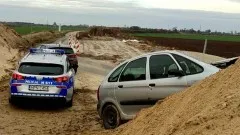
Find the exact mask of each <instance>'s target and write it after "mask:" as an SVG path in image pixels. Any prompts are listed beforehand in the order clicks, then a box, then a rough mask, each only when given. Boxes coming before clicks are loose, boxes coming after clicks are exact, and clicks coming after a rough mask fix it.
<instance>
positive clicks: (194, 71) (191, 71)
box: [172, 54, 209, 86]
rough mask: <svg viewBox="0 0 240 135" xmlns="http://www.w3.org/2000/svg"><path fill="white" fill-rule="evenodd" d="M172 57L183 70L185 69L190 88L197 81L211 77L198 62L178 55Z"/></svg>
mask: <svg viewBox="0 0 240 135" xmlns="http://www.w3.org/2000/svg"><path fill="white" fill-rule="evenodd" d="M172 55H173V57H174V58H175V59H176V61H177V62H178V63H179V65H180V66H181V68H182V69H183V71H184V73H185V75H186V80H187V84H188V86H191V85H193V84H194V83H196V82H197V81H200V80H202V79H204V78H205V77H207V76H209V73H207V74H206V73H204V68H203V67H202V66H200V65H199V64H197V63H196V62H193V61H191V60H189V59H188V58H185V57H183V56H180V55H177V54H172Z"/></svg>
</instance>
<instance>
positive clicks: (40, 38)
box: [23, 31, 64, 46]
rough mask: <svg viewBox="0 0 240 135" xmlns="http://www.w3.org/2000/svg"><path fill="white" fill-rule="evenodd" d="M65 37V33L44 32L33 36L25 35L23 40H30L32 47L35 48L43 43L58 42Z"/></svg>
mask: <svg viewBox="0 0 240 135" xmlns="http://www.w3.org/2000/svg"><path fill="white" fill-rule="evenodd" d="M63 35H64V32H63V33H59V32H52V31H43V32H38V33H33V34H28V35H24V36H23V38H24V39H26V40H28V41H29V42H30V43H31V45H32V46H34V45H35V44H37V43H42V42H46V41H47V42H53V41H55V40H56V38H58V37H61V36H63Z"/></svg>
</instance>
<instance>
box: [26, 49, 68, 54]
mask: <svg viewBox="0 0 240 135" xmlns="http://www.w3.org/2000/svg"><path fill="white" fill-rule="evenodd" d="M30 53H48V54H65V51H64V50H61V49H37V48H31V49H30Z"/></svg>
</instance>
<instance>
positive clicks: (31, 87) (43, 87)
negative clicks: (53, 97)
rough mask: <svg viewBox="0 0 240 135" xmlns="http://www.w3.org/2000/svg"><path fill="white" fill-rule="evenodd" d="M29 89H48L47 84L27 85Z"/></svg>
mask: <svg viewBox="0 0 240 135" xmlns="http://www.w3.org/2000/svg"><path fill="white" fill-rule="evenodd" d="M28 89H29V90H31V91H48V89H49V86H39V85H29V88H28Z"/></svg>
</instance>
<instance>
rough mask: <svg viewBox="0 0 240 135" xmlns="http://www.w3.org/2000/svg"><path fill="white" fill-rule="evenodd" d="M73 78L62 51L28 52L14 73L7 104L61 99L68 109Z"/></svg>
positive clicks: (70, 102) (42, 50)
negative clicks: (30, 100) (23, 100)
mask: <svg viewBox="0 0 240 135" xmlns="http://www.w3.org/2000/svg"><path fill="white" fill-rule="evenodd" d="M74 76H75V72H74V69H73V68H72V67H71V65H70V62H69V59H68V57H67V56H66V55H65V52H64V50H59V49H56V50H53V49H36V48H33V49H30V52H29V53H28V54H27V55H26V56H25V57H24V58H23V59H22V60H21V61H20V62H19V67H18V69H17V70H16V71H14V72H13V75H12V78H11V80H10V98H9V102H10V103H13V102H14V101H15V100H16V99H22V98H43V99H45V98H47V99H60V100H64V102H65V103H66V105H67V106H69V107H70V106H72V102H73V91H74Z"/></svg>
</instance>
